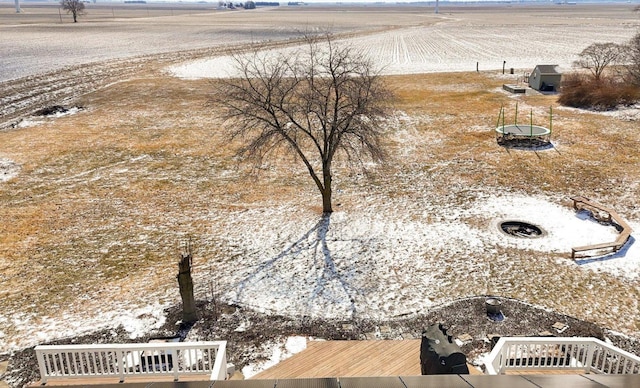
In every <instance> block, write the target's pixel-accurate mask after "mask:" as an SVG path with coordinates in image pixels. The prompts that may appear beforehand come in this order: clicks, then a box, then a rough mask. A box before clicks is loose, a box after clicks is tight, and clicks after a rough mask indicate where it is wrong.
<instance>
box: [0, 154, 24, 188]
mask: <svg viewBox="0 0 640 388" xmlns="http://www.w3.org/2000/svg"><path fill="white" fill-rule="evenodd" d="M19 171H20V166H19V165H18V164H16V163H15V162H14V161H12V160H9V159H4V158H0V182H6V181H8V180H10V179H11V178H13V177H15V176H16V175H18V172H19Z"/></svg>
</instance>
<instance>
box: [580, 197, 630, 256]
mask: <svg viewBox="0 0 640 388" xmlns="http://www.w3.org/2000/svg"><path fill="white" fill-rule="evenodd" d="M571 200H572V201H573V208H574V209H576V210H582V209H587V210H589V211H591V214H593V217H594V218H596V219H597V220H599V221H606V222H611V223H615V224H616V225H618V226H619V227H620V228H619V229H620V235H618V238H616V240H615V241H612V242H608V243H601V244H594V245H584V246H581V247H574V248H571V258H572V259H574V260H575V259H576V253H578V252H588V251H594V250H599V249H607V248H610V249H612V251H613V252H617V251H619V250H620V249H622V247H623V246H624V244H626V243H627V240H629V237H630V236H631V232H633V230H632V229H631V227H630V226H629V224H627V223H626V222H625V221H624V220H623V219H622V218H621V217H620V215H619V214H618V213H616V212H615V211H614V210H613V209H611V208H608V207H606V206H603V205H600V204H598V203H596V202H593V201H591V200H590V199H589V198H587V197H580V196H576V197H571ZM599 212H604V213H606V216H605V217H602V215H601V214H600V213H599ZM590 256H592V255H584V256H580V257H578V258H582V257H590Z"/></svg>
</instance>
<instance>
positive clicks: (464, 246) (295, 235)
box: [225, 194, 640, 319]
mask: <svg viewBox="0 0 640 388" xmlns="http://www.w3.org/2000/svg"><path fill="white" fill-rule="evenodd" d="M376 206H378V207H376ZM380 206H384V209H383V208H379V207H380ZM406 206H410V205H408V204H406V203H395V202H394V200H393V199H389V200H387V202H386V203H385V204H384V205H372V204H366V205H362V206H361V207H360V208H357V207H356V208H352V209H350V211H349V212H334V213H333V214H332V215H331V217H330V218H324V219H322V218H321V219H320V220H316V222H315V224H314V223H313V222H312V221H310V220H308V219H297V218H296V217H291V216H290V214H291V213H290V212H291V209H284V208H272V209H266V208H261V209H249V210H243V211H238V212H237V213H233V214H229V215H227V222H226V225H227V227H226V230H227V231H229V234H228V235H227V236H226V239H227V243H226V245H229V246H234V247H236V249H237V251H236V252H234V253H233V256H234V260H233V263H232V266H233V268H234V270H233V271H227V272H234V275H231V276H230V278H229V279H228V281H229V283H228V284H229V286H230V288H228V289H227V291H226V295H225V299H227V300H231V301H233V302H236V303H240V304H243V305H246V306H250V307H252V308H255V309H257V310H259V311H264V312H274V313H278V314H289V315H295V316H300V315H307V316H315V317H324V318H345V319H348V318H350V317H353V316H355V315H360V316H362V315H364V316H368V317H376V318H388V317H392V316H396V315H398V314H400V312H402V313H405V312H416V311H420V310H424V309H426V308H428V307H429V306H431V305H432V304H433V303H434V301H436V300H437V299H438V296H437V295H434V294H432V293H433V292H436V291H434V284H435V282H438V283H442V282H447V281H449V280H447V279H445V278H443V274H442V268H443V265H444V266H446V265H455V266H458V265H463V264H462V263H460V264H458V258H466V257H471V256H473V255H476V254H484V255H489V256H491V254H492V252H495V247H496V246H500V247H506V248H514V249H520V250H527V251H531V252H532V255H535V252H541V253H560V254H563V253H566V254H567V255H568V254H569V253H570V252H571V248H572V247H574V246H581V245H588V244H596V243H602V242H608V241H613V240H615V238H616V236H617V232H616V230H615V228H613V227H612V226H607V225H603V224H600V223H598V222H596V221H594V220H592V219H591V218H590V217H586V214H585V213H583V212H578V213H576V212H575V211H574V210H573V209H572V208H570V207H568V206H561V205H559V204H557V203H554V202H550V201H549V200H548V199H545V198H542V197H530V196H526V195H497V194H486V195H479V196H478V197H477V198H476V199H475V201H471V202H470V203H468V204H466V205H459V204H458V206H451V207H450V208H447V209H443V210H441V211H439V212H438V213H439V215H440V218H438V219H434V220H431V219H429V218H428V215H429V214H431V213H432V212H431V211H430V210H429V209H430V207H431V205H430V204H429V203H426V202H425V203H424V204H422V206H423V207H424V214H425V217H424V218H421V217H413V218H408V217H409V216H408V215H407V216H406V217H407V218H404V217H405V216H404V215H403V214H402V213H401V212H399V211H398V209H399V208H402V207H406ZM393 209H395V210H393ZM392 212H395V213H394V214H396V216H395V217H389V216H388V215H389V214H391V213H392ZM408 213H411V212H408ZM265 219H269V220H271V221H270V222H268V223H264V222H260V221H259V220H265ZM503 220H520V221H527V222H530V223H533V224H536V225H538V226H539V227H541V228H542V229H544V230H545V231H546V234H545V235H544V236H541V237H538V238H531V239H527V238H517V237H513V236H509V235H506V234H505V233H503V232H502V231H501V230H500V229H499V226H498V224H499V221H503ZM241 225H253V227H252V228H251V229H250V230H248V229H247V228H243V227H241ZM273 225H278V226H277V228H274V227H273ZM632 225H633V226H635V225H634V224H632ZM234 230H237V231H241V232H236V233H234V232H233V231H234ZM275 230H277V232H276V233H274V231H275ZM636 230H637V229H636ZM443 236H446V237H444V238H443ZM460 260H462V261H464V260H463V259H460ZM451 263H453V264H451ZM567 263H568V264H569V263H570V264H571V265H573V262H571V261H567ZM578 265H580V266H582V267H583V268H585V269H589V270H597V271H604V272H609V273H612V274H615V275H617V276H624V277H627V278H631V279H635V278H637V277H638V276H640V248H639V247H638V244H633V243H632V242H630V243H629V244H628V246H627V247H626V248H625V249H624V250H623V251H620V252H618V254H616V256H615V259H611V260H595V261H593V262H584V263H583V262H578ZM451 270H453V271H458V270H465V269H464V268H463V267H460V268H458V267H454V268H451ZM446 276H453V275H446ZM451 281H453V280H451Z"/></svg>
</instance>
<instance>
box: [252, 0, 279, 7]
mask: <svg viewBox="0 0 640 388" xmlns="http://www.w3.org/2000/svg"><path fill="white" fill-rule="evenodd" d="M256 6H258V7H279V6H280V2H278V1H256Z"/></svg>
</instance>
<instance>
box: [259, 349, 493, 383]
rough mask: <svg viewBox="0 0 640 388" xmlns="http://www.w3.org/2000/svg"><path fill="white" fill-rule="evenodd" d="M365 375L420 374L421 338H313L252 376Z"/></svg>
mask: <svg viewBox="0 0 640 388" xmlns="http://www.w3.org/2000/svg"><path fill="white" fill-rule="evenodd" d="M469 372H470V373H472V374H481V373H480V372H479V371H478V370H477V369H475V368H474V367H472V366H469ZM367 376H420V340H419V339H418V340H403V341H392V340H379V341H312V342H308V343H307V349H305V350H303V351H302V352H300V353H298V354H296V355H294V356H293V357H291V358H288V359H286V360H284V361H282V362H280V363H279V364H277V365H275V366H273V367H271V368H269V369H267V370H265V371H263V372H261V373H259V374H257V375H255V376H253V377H252V378H251V379H252V380H254V379H276V378H277V379H293V378H309V377H367Z"/></svg>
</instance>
